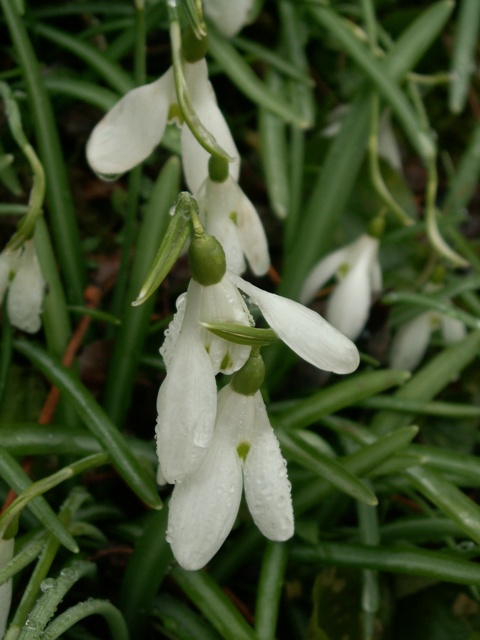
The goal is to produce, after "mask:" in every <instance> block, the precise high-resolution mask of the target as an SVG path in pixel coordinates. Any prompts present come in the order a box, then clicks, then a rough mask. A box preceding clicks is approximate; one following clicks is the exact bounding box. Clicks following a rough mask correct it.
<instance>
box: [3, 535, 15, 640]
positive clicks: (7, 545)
mask: <svg viewBox="0 0 480 640" xmlns="http://www.w3.org/2000/svg"><path fill="white" fill-rule="evenodd" d="M2 534H3V532H2ZM13 548H14V538H10V539H9V540H4V539H3V538H0V569H3V567H5V566H6V565H7V564H8V563H9V562H10V560H11V559H12V558H13ZM11 601H12V580H11V579H10V580H7V582H4V583H3V584H2V585H1V586H0V638H3V636H4V634H5V629H6V626H7V620H8V614H9V612H10V605H11Z"/></svg>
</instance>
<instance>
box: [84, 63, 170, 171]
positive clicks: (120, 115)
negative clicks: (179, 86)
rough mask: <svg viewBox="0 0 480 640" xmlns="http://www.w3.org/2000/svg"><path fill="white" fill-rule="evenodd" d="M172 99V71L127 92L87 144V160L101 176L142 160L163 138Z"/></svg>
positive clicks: (104, 118)
mask: <svg viewBox="0 0 480 640" xmlns="http://www.w3.org/2000/svg"><path fill="white" fill-rule="evenodd" d="M171 102H176V98H175V88H174V82H173V70H172V69H171V68H170V69H168V71H167V72H166V73H164V74H163V75H162V76H161V77H160V78H159V79H158V80H156V81H155V82H152V83H150V84H146V85H143V86H141V87H137V88H136V89H133V90H132V91H129V92H128V93H127V94H126V95H125V96H123V98H122V99H121V100H120V101H119V102H117V104H116V105H115V106H114V107H112V109H110V111H109V112H108V113H107V114H106V115H105V116H104V117H103V118H102V120H100V122H99V123H98V124H97V126H96V127H95V129H94V130H93V131H92V133H91V135H90V138H89V140H88V143H87V160H88V163H89V164H90V166H91V167H92V169H93V170H94V171H95V172H96V173H98V174H99V175H102V176H116V175H118V174H122V173H125V171H129V169H132V167H135V166H136V165H137V164H139V163H140V162H142V161H143V160H145V158H147V157H148V156H149V155H150V154H151V153H152V151H153V149H154V148H155V147H156V146H157V144H158V143H159V142H160V140H161V139H162V136H163V133H164V131H165V125H166V123H167V118H168V111H169V107H170V103H171Z"/></svg>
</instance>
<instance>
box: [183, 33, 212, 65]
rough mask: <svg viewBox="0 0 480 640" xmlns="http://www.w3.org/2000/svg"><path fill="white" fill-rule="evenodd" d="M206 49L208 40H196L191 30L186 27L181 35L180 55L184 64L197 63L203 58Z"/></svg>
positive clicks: (204, 38) (205, 37) (205, 38)
mask: <svg viewBox="0 0 480 640" xmlns="http://www.w3.org/2000/svg"><path fill="white" fill-rule="evenodd" d="M207 48H208V38H207V36H204V37H203V38H200V39H199V38H197V36H196V35H195V33H194V31H193V29H192V28H191V27H187V28H186V29H185V31H184V32H183V34H182V53H183V57H184V58H185V60H186V62H190V63H194V62H198V61H199V60H201V59H202V58H204V57H205V54H206V53H207Z"/></svg>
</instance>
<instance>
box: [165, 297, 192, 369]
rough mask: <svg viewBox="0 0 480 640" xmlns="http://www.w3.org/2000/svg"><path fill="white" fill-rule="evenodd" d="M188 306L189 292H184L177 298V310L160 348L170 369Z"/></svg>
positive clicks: (166, 365)
mask: <svg viewBox="0 0 480 640" xmlns="http://www.w3.org/2000/svg"><path fill="white" fill-rule="evenodd" d="M186 306H187V293H182V294H181V295H180V296H178V298H177V302H176V307H177V312H176V314H175V315H174V316H173V318H172V320H171V322H170V324H169V325H168V327H167V329H166V330H165V339H164V341H163V344H162V346H161V348H160V355H161V356H162V358H163V361H164V362H165V367H166V369H167V371H168V368H169V367H170V363H171V361H172V358H173V354H174V353H175V348H176V346H177V342H178V339H179V337H180V332H181V330H182V325H183V318H184V317H185V309H186Z"/></svg>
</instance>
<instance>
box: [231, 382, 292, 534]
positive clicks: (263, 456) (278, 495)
mask: <svg viewBox="0 0 480 640" xmlns="http://www.w3.org/2000/svg"><path fill="white" fill-rule="evenodd" d="M255 403H256V416H255V427H256V432H255V436H254V439H253V441H252V446H251V448H250V451H249V452H248V454H247V458H246V460H245V464H244V468H243V473H244V485H245V497H246V499H247V504H248V508H249V510H250V513H251V514H252V517H253V519H254V521H255V524H256V525H257V527H258V528H259V529H260V531H261V532H262V533H263V535H264V536H266V537H267V538H269V539H270V540H288V538H291V537H292V536H293V531H294V526H293V508H292V498H291V494H290V489H291V485H290V482H289V480H288V477H287V466H286V462H285V460H284V459H283V457H282V453H281V451H280V445H279V444H278V440H277V438H276V436H275V434H274V432H273V429H272V427H271V426H270V421H269V419H268V416H267V411H266V409H265V405H264V403H263V400H262V397H261V394H260V392H257V393H256V395H255Z"/></svg>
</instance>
